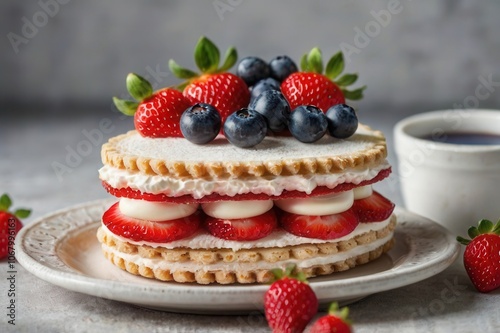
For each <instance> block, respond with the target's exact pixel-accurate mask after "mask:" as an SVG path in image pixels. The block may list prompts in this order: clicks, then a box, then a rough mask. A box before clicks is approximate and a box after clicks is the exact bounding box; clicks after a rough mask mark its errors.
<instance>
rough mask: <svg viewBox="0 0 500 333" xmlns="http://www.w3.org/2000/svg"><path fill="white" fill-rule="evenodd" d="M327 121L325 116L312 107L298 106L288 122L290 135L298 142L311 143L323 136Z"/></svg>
mask: <svg viewBox="0 0 500 333" xmlns="http://www.w3.org/2000/svg"><path fill="white" fill-rule="evenodd" d="M327 127H328V121H327V119H326V116H325V114H324V113H323V112H322V111H321V110H320V109H319V108H317V107H315V106H312V105H300V106H298V107H297V108H295V109H294V110H293V111H292V113H291V115H290V119H289V121H288V129H289V130H290V133H292V135H293V136H294V137H295V138H296V139H297V140H299V141H301V142H305V143H311V142H315V141H318V140H319V139H321V138H322V137H323V135H325V133H326V130H327Z"/></svg>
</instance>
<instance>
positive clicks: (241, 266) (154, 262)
mask: <svg viewBox="0 0 500 333" xmlns="http://www.w3.org/2000/svg"><path fill="white" fill-rule="evenodd" d="M392 237H393V233H390V234H389V235H388V236H386V237H384V238H381V239H377V240H376V241H374V242H372V243H369V244H366V245H359V246H356V247H354V248H352V249H350V250H347V251H343V252H339V253H336V254H331V255H320V256H317V257H314V258H310V259H289V260H284V261H280V262H279V263H269V262H265V261H259V262H257V263H238V262H235V263H227V262H217V263H215V264H199V263H195V262H168V261H166V260H163V259H147V258H143V257H141V256H139V255H138V254H126V253H121V252H118V251H116V250H115V249H112V248H110V247H108V246H107V245H104V244H103V245H102V247H103V249H104V250H105V251H107V252H111V253H113V254H114V255H115V256H118V257H121V258H123V259H124V260H127V261H130V262H133V263H135V264H137V265H144V266H147V267H149V268H151V269H153V270H155V269H162V270H170V271H179V270H182V271H191V272H194V271H199V270H201V271H215V270H222V271H254V270H260V269H274V268H277V267H278V266H283V267H284V266H287V265H289V264H292V263H293V264H296V265H297V266H298V267H311V266H316V265H326V264H332V263H336V262H341V261H344V260H347V259H349V258H354V257H357V256H359V255H361V254H364V253H367V252H370V251H373V250H375V249H377V248H378V247H380V246H382V245H383V244H385V243H387V242H388V241H390V239H391V238H392Z"/></svg>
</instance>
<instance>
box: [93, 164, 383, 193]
mask: <svg viewBox="0 0 500 333" xmlns="http://www.w3.org/2000/svg"><path fill="white" fill-rule="evenodd" d="M388 168H390V164H389V163H388V162H387V161H384V163H381V164H379V165H377V166H374V167H372V168H366V169H363V170H356V169H347V170H344V171H343V172H342V173H339V174H311V175H289V176H273V177H241V178H226V179H224V178H223V179H218V178H210V177H206V178H198V179H191V178H177V177H169V176H162V175H146V174H143V173H140V172H131V171H128V170H124V169H118V168H115V167H111V166H109V165H105V166H103V167H102V168H101V169H100V170H99V178H100V179H101V180H103V181H105V182H106V183H108V184H109V185H110V186H112V187H114V188H117V189H120V188H126V187H130V188H131V189H134V190H139V191H141V192H144V193H152V194H159V193H165V194H167V195H169V196H173V197H177V196H182V195H191V196H192V197H193V198H195V199H200V198H202V197H204V196H206V195H210V194H213V193H216V194H219V195H227V196H235V195H238V194H247V193H253V194H261V193H263V194H266V195H270V196H279V195H281V194H282V193H283V191H300V192H305V193H307V194H310V193H311V192H312V191H313V190H314V189H315V188H316V187H318V186H326V187H328V188H331V189H333V188H335V187H336V186H337V185H339V184H343V183H352V184H359V183H361V182H363V181H366V180H371V179H373V178H375V177H376V176H377V175H378V174H379V172H380V171H382V170H385V169H388Z"/></svg>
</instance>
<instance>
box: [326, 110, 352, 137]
mask: <svg viewBox="0 0 500 333" xmlns="http://www.w3.org/2000/svg"><path fill="white" fill-rule="evenodd" d="M326 118H327V119H328V132H329V133H330V135H331V136H333V137H334V138H337V139H346V138H348V137H350V136H351V135H353V134H354V133H355V132H356V130H357V129H358V116H357V115H356V111H354V109H353V108H352V107H350V106H349V105H345V104H337V105H334V106H332V107H331V108H329V109H328V111H327V112H326Z"/></svg>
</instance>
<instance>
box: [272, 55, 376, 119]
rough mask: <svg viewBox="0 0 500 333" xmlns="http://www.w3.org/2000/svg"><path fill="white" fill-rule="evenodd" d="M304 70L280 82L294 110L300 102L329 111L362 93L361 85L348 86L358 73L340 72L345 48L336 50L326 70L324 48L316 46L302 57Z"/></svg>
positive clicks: (342, 66)
mask: <svg viewBox="0 0 500 333" xmlns="http://www.w3.org/2000/svg"><path fill="white" fill-rule="evenodd" d="M300 66H301V71H300V72H295V73H293V74H291V75H290V76H288V77H287V78H286V79H285V80H284V81H283V82H282V83H281V91H282V92H283V95H284V96H285V97H286V99H287V100H288V102H289V103H290V108H291V109H292V110H294V109H295V108H296V107H297V106H299V105H313V106H316V107H318V108H320V109H321V110H322V111H323V112H326V111H327V110H328V109H329V108H330V107H332V106H334V105H337V104H345V100H346V98H347V99H350V100H358V99H361V98H362V97H363V90H364V89H365V88H366V87H361V88H358V89H356V90H352V91H351V90H348V89H347V87H348V86H350V85H351V84H353V83H355V82H356V80H357V79H358V75H357V74H344V75H342V76H340V77H339V75H340V74H341V73H342V72H343V70H344V57H343V55H342V52H338V53H337V54H335V55H334V56H333V57H332V58H331V59H330V60H329V61H328V63H327V65H326V69H325V73H324V74H323V58H322V55H321V51H320V50H319V49H318V48H314V49H312V50H311V52H309V54H305V55H304V56H303V57H302V59H301V63H300Z"/></svg>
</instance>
